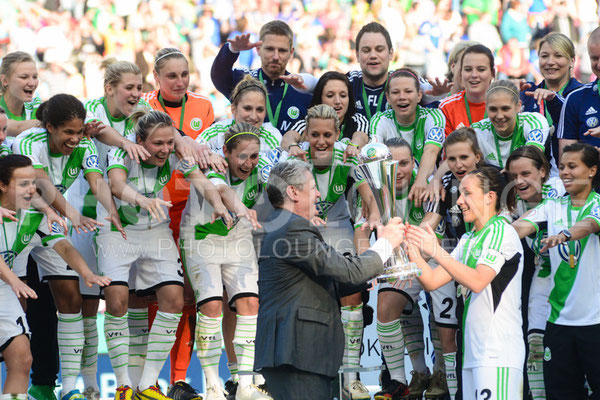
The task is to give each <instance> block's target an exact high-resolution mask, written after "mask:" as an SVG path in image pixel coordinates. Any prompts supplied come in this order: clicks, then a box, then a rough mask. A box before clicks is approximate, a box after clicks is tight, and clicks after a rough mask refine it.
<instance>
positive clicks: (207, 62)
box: [0, 0, 599, 119]
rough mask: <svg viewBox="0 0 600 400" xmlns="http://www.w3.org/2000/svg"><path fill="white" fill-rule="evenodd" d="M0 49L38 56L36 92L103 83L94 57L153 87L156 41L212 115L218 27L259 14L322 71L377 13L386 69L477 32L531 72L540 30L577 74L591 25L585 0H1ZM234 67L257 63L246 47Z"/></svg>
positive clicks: (505, 73)
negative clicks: (182, 64)
mask: <svg viewBox="0 0 600 400" xmlns="http://www.w3.org/2000/svg"><path fill="white" fill-rule="evenodd" d="M0 7H1V8H0V9H1V10H2V12H1V13H0V56H1V55H3V54H6V53H8V52H11V51H16V50H21V51H26V52H28V53H30V54H33V55H35V57H36V59H37V60H38V61H39V71H40V85H39V88H38V92H39V93H38V94H39V96H40V97H42V99H47V98H49V97H50V96H52V95H53V94H56V93H62V92H67V93H71V94H73V95H75V96H78V97H79V98H80V99H82V100H84V99H90V98H96V97H100V96H102V94H103V87H102V72H101V71H100V70H99V68H98V66H99V65H100V62H101V60H102V59H103V58H104V57H106V56H108V55H110V56H113V57H116V58H117V59H121V60H128V61H132V62H135V63H136V64H138V66H139V67H140V68H141V69H142V73H143V74H144V75H145V83H144V84H145V86H146V87H145V88H144V90H150V89H151V88H153V86H154V78H153V76H152V64H153V61H154V54H155V52H156V51H157V50H158V49H160V48H162V47H166V46H174V47H177V48H179V49H181V51H182V52H183V53H185V54H186V55H188V58H189V59H190V61H191V63H190V66H191V68H192V71H191V72H192V79H191V85H190V86H191V87H190V88H191V90H193V91H197V92H199V93H202V94H204V95H208V96H210V97H211V99H212V101H213V106H214V109H215V116H216V117H217V119H220V118H224V117H226V116H227V113H228V107H227V106H228V101H227V99H225V98H224V97H223V96H222V95H221V94H220V93H218V92H217V90H216V89H215V88H214V87H213V85H212V83H211V80H210V68H211V65H212V62H213V59H214V57H215V55H216V53H217V51H218V49H219V47H220V46H221V45H222V44H223V43H225V42H226V41H227V39H228V38H230V37H233V36H235V35H238V34H242V33H250V34H252V35H253V37H254V40H258V37H257V36H258V32H259V30H260V27H261V26H262V25H263V24H264V23H265V22H267V21H270V20H273V19H281V20H284V21H286V22H287V23H288V24H289V25H290V26H291V28H292V30H293V31H294V33H295V35H296V43H295V53H294V58H293V60H292V61H291V62H290V63H289V64H288V70H289V71H290V72H308V73H312V74H314V75H315V76H317V77H319V76H320V75H321V74H322V73H323V72H325V71H328V70H338V71H342V72H346V71H348V70H349V69H358V65H357V63H356V57H355V49H354V38H355V36H356V33H357V32H358V30H359V29H360V27H361V26H362V25H364V24H365V23H367V22H370V21H373V20H377V21H379V22H381V23H383V24H384V25H385V26H386V27H387V29H388V30H389V31H390V34H391V36H392V40H393V41H394V48H395V57H394V61H393V63H392V65H391V67H392V68H395V67H400V66H410V67H412V68H415V69H416V70H418V71H419V72H420V73H422V74H423V75H424V76H427V77H431V78H434V77H443V76H444V74H445V73H446V69H447V67H446V59H447V55H448V52H449V51H450V50H451V49H452V47H453V46H454V44H455V43H456V42H458V41H459V40H466V39H469V40H476V41H479V42H481V43H483V44H485V45H486V46H487V47H489V48H490V49H492V51H494V53H495V54H496V64H497V68H498V73H499V77H526V78H528V79H530V80H535V81H539V80H540V79H541V76H540V74H539V71H538V70H537V65H538V62H537V42H538V40H539V39H540V38H542V37H543V36H544V35H545V34H546V33H548V32H550V31H559V32H561V33H564V34H566V35H567V36H569V37H570V38H571V39H572V40H573V42H574V43H575V45H576V49H577V52H578V59H577V65H576V68H575V77H577V78H578V79H579V80H581V81H583V82H585V81H588V80H589V79H590V75H591V69H590V66H589V60H588V59H587V57H582V56H583V55H584V54H585V53H586V46H585V43H586V40H587V36H588V34H589V33H590V32H591V31H592V30H593V29H594V28H595V27H596V26H598V21H599V18H598V4H597V2H596V1H595V0H523V1H517V0H514V1H501V0H462V1H461V0H437V1H434V0H372V1H367V0H304V1H303V0H204V1H202V0H197V1H193V0H118V1H117V0H0ZM239 64H240V66H244V67H256V66H259V64H260V60H259V58H258V56H257V55H256V53H255V50H252V51H247V52H244V53H243V54H242V55H241V57H240V59H239Z"/></svg>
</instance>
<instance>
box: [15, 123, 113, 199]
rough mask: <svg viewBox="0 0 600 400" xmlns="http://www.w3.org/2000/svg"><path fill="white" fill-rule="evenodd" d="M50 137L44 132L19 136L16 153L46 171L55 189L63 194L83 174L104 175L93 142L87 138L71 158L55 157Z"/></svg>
mask: <svg viewBox="0 0 600 400" xmlns="http://www.w3.org/2000/svg"><path fill="white" fill-rule="evenodd" d="M49 136H50V134H49V133H48V132H46V130H45V129H41V128H31V129H28V130H26V131H24V132H22V133H21V134H20V135H19V136H17V139H16V140H15V143H13V152H14V153H15V154H23V155H25V156H27V157H29V158H30V159H31V162H32V163H33V167H34V168H42V169H44V171H45V172H46V174H48V177H49V178H50V180H51V181H52V183H53V184H54V186H56V188H57V189H58V190H59V191H60V192H61V193H63V194H64V193H65V192H66V191H67V189H69V187H70V186H71V185H72V184H73V182H75V179H77V177H78V176H79V173H80V172H83V175H84V176H85V175H86V174H88V173H90V172H97V173H99V174H102V170H101V169H100V165H99V164H98V151H97V150H96V146H95V145H94V142H92V141H91V140H89V139H87V138H85V137H84V138H83V139H81V142H79V144H78V145H77V147H76V148H75V149H74V150H73V152H72V153H71V154H70V155H63V154H52V153H50V145H49V143H48V140H49Z"/></svg>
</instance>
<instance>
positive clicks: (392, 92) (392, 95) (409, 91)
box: [385, 76, 423, 124]
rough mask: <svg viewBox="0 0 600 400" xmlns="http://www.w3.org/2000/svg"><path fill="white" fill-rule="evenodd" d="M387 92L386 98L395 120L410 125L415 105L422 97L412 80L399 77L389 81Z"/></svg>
mask: <svg viewBox="0 0 600 400" xmlns="http://www.w3.org/2000/svg"><path fill="white" fill-rule="evenodd" d="M388 85H389V86H388V87H389V91H388V93H386V95H385V96H386V98H387V101H388V103H389V104H390V106H391V107H392V109H393V110H394V114H396V119H397V120H398V122H400V123H406V124H409V123H411V122H412V121H413V120H414V118H415V115H416V110H417V105H418V104H419V101H421V98H422V97H423V92H421V91H420V90H419V88H417V86H416V83H415V80H414V79H413V78H409V77H405V76H400V77H396V78H394V79H392V80H390V81H389V83H388Z"/></svg>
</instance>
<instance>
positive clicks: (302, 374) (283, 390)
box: [260, 365, 332, 400]
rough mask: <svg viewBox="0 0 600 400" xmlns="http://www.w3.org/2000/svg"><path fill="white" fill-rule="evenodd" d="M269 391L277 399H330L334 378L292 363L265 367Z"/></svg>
mask: <svg viewBox="0 0 600 400" xmlns="http://www.w3.org/2000/svg"><path fill="white" fill-rule="evenodd" d="M260 372H261V373H262V375H263V377H264V378H265V382H266V384H267V388H268V389H269V393H270V394H271V396H272V397H273V399H275V400H306V399H311V400H328V399H329V391H330V384H331V380H332V378H331V377H329V376H325V375H319V374H314V373H312V372H307V371H301V370H299V369H297V368H294V367H292V366H291V365H282V366H279V367H276V368H263V369H262V370H261V371H260Z"/></svg>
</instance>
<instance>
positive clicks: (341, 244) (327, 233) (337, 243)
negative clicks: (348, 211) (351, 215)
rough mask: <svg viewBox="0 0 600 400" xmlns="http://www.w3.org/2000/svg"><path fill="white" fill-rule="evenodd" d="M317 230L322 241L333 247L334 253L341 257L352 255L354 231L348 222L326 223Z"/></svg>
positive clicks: (354, 251)
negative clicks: (341, 255) (339, 254)
mask: <svg viewBox="0 0 600 400" xmlns="http://www.w3.org/2000/svg"><path fill="white" fill-rule="evenodd" d="M317 229H318V230H319V233H321V236H323V241H324V242H325V243H327V244H328V245H329V246H331V247H333V249H334V250H335V251H337V252H338V253H341V254H343V255H354V254H356V249H355V248H354V230H353V229H352V225H351V224H350V221H348V220H345V221H328V222H327V225H325V226H318V227H317Z"/></svg>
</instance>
